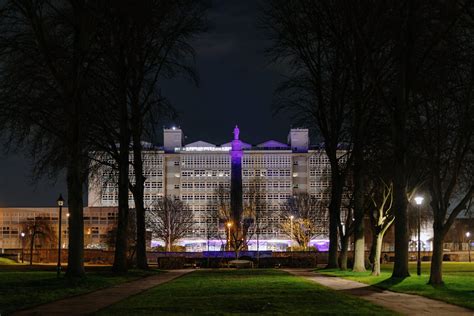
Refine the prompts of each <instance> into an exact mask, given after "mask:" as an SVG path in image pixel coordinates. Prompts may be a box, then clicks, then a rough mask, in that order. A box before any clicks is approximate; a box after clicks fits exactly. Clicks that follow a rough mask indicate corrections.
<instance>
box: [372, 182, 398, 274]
mask: <svg viewBox="0 0 474 316" xmlns="http://www.w3.org/2000/svg"><path fill="white" fill-rule="evenodd" d="M370 200H371V201H370V206H369V207H368V209H369V218H370V222H371V225H372V229H373V241H372V243H373V248H374V251H373V258H372V260H371V261H372V275H380V255H381V253H382V242H383V237H384V235H385V232H386V231H387V229H388V228H389V227H390V226H391V225H392V223H393V221H394V220H395V217H394V215H393V208H392V205H393V184H392V183H388V184H387V183H385V182H384V181H383V180H380V181H377V182H376V183H374V188H373V191H372V194H371V195H370Z"/></svg>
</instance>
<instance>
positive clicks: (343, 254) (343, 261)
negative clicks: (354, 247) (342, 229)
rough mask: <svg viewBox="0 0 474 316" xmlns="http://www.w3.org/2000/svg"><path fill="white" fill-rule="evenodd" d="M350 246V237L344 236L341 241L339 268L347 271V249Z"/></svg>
mask: <svg viewBox="0 0 474 316" xmlns="http://www.w3.org/2000/svg"><path fill="white" fill-rule="evenodd" d="M348 245H349V236H344V237H343V238H342V240H341V252H340V253H339V268H340V269H341V270H343V271H345V270H347V252H348V250H347V247H348Z"/></svg>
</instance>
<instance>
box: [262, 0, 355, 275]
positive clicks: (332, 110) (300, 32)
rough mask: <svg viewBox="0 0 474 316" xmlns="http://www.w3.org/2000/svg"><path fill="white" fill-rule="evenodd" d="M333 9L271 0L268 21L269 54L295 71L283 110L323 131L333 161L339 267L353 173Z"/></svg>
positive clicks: (332, 238) (332, 241)
mask: <svg viewBox="0 0 474 316" xmlns="http://www.w3.org/2000/svg"><path fill="white" fill-rule="evenodd" d="M328 12H332V11H331V10H330V4H329V3H328V2H325V1H311V0H279V1H268V4H267V6H266V7H264V9H263V18H262V19H263V26H264V28H265V30H266V31H267V32H268V33H269V38H270V39H271V40H272V42H273V45H272V47H270V48H269V49H268V51H267V53H268V55H269V56H270V58H271V60H272V61H273V62H282V63H285V64H287V65H288V66H289V68H290V69H289V71H290V72H291V76H289V77H290V79H289V80H288V81H287V82H285V83H283V84H282V85H281V86H280V87H279V89H278V90H277V94H278V95H279V96H281V98H280V101H279V102H278V104H277V109H278V110H289V111H290V113H292V114H293V118H294V120H295V121H297V122H299V123H302V124H305V125H308V126H310V127H311V128H314V129H315V130H318V131H319V132H320V134H321V137H322V140H323V142H324V150H325V151H326V154H327V156H328V158H329V162H330V164H331V200H330V203H329V258H328V267H329V268H336V267H337V266H338V263H337V245H338V223H339V221H340V213H341V200H342V195H343V186H344V183H345V179H346V176H347V172H346V168H345V166H346V164H345V163H343V162H342V161H341V155H339V154H338V150H339V149H340V145H341V144H343V143H345V142H348V140H349V138H348V135H347V131H348V130H347V128H348V126H350V117H349V110H348V104H349V101H350V100H349V99H348V89H349V76H348V75H347V73H346V72H345V70H346V65H345V60H344V59H345V58H344V55H343V50H344V47H343V46H341V45H335V44H334V38H331V37H330V36H328V35H329V34H330V30H329V28H330V27H331V25H332V24H336V23H338V22H339V18H340V16H339V15H338V14H337V13H336V14H327V13H328ZM332 13H335V12H332ZM346 158H347V157H346Z"/></svg>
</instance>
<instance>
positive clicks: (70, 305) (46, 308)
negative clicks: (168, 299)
mask: <svg viewBox="0 0 474 316" xmlns="http://www.w3.org/2000/svg"><path fill="white" fill-rule="evenodd" d="M192 271H194V270H191V269H189V270H188V269H187V270H170V271H168V272H167V273H160V274H158V275H154V276H150V277H145V278H142V279H138V280H135V281H131V282H127V283H122V284H118V285H115V286H112V287H109V288H105V289H102V290H97V291H94V292H91V293H87V294H82V295H77V296H72V297H68V298H64V299H61V300H58V301H54V302H51V303H47V304H44V305H40V306H37V307H33V308H31V309H26V310H22V311H18V312H17V313H15V314H13V315H21V316H25V315H29V316H31V315H68V316H78V315H89V314H92V313H95V312H97V311H98V310H100V309H102V308H105V307H107V306H109V305H112V304H115V303H117V302H119V301H121V300H123V299H126V298H127V297H130V296H132V295H136V294H138V293H140V292H143V291H145V290H148V289H149V288H152V287H154V286H157V285H160V284H163V283H165V282H168V281H171V280H173V279H176V278H178V277H180V276H182V275H184V274H186V273H189V272H192Z"/></svg>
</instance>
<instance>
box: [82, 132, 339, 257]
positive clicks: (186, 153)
mask: <svg viewBox="0 0 474 316" xmlns="http://www.w3.org/2000/svg"><path fill="white" fill-rule="evenodd" d="M236 132H237V141H238V142H239V145H238V147H239V150H240V151H241V152H242V158H241V165H242V166H241V167H242V168H241V170H242V171H241V172H242V187H243V200H244V204H245V201H246V200H247V199H248V198H249V194H250V193H249V192H251V191H252V190H255V189H258V192H259V198H260V199H262V200H263V201H264V205H265V210H264V212H263V213H262V218H261V224H260V229H259V232H260V234H259V239H260V241H259V248H260V249H286V247H287V246H288V244H289V240H288V236H287V234H285V233H284V232H283V231H282V230H281V228H280V227H281V225H280V224H281V221H282V220H284V219H283V218H282V217H281V216H279V215H278V211H279V210H280V208H281V206H282V204H283V203H285V202H286V201H287V200H288V199H289V198H290V197H292V196H294V195H296V194H298V193H303V192H305V193H308V194H310V195H312V196H314V197H315V198H317V199H318V200H327V199H329V189H328V188H329V187H330V177H329V175H330V168H329V162H328V159H327V156H326V154H325V152H324V150H322V149H320V148H318V147H316V146H310V144H309V135H308V130H307V129H292V130H291V131H290V133H289V135H288V142H287V143H281V142H278V141H274V140H269V141H266V142H263V143H261V144H257V145H251V144H248V143H246V142H243V141H241V140H240V139H238V133H239V131H238V129H237V130H236ZM183 139H184V135H183V132H182V130H181V129H179V128H175V127H173V128H171V129H165V130H164V141H163V146H162V147H152V146H149V149H148V150H147V151H146V152H145V154H144V165H145V175H146V182H145V204H147V206H151V205H152V203H153V201H155V200H157V199H160V198H162V197H163V196H170V197H176V198H179V199H181V200H182V201H184V202H186V203H187V204H188V205H189V207H190V208H191V209H192V210H193V213H194V221H195V223H194V225H193V228H192V229H190V230H189V231H188V234H187V237H186V238H185V239H184V240H182V241H181V244H182V245H184V246H186V247H187V248H188V249H192V250H204V249H207V247H209V249H211V250H217V249H220V248H221V247H222V245H223V243H225V232H224V230H225V227H224V223H223V222H222V221H219V220H218V219H216V218H210V217H209V210H210V209H211V208H212V207H214V206H213V203H212V201H213V200H214V199H216V194H218V191H219V190H217V188H224V189H227V190H229V189H230V182H231V152H232V150H233V147H232V146H233V142H228V143H224V144H221V145H215V144H211V143H208V142H205V141H197V142H193V143H190V144H183ZM234 141H235V139H234ZM343 154H344V152H343V151H341V155H343ZM100 175H101V177H99V179H95V181H92V182H91V184H90V186H89V207H104V206H116V205H117V201H118V199H117V198H118V190H117V188H116V186H115V184H114V183H113V181H109V180H110V179H111V178H113V172H112V171H110V170H107V169H104V170H103V171H102V173H101V174H100ZM131 175H132V177H133V171H131ZM129 201H130V205H131V207H133V198H132V196H131V194H130V196H129ZM321 221H322V223H321V225H320V227H327V225H326V223H324V221H326V218H324V217H323V218H321ZM210 230H215V231H216V233H217V234H213V235H212V240H211V241H210V242H209V238H210V236H211V234H210ZM222 239H224V240H222ZM326 240H327V229H322V230H321V231H320V232H319V234H318V236H317V237H315V239H314V240H313V241H312V244H313V245H318V246H319V248H320V249H324V248H325V246H326ZM156 242H160V241H159V240H157V241H156ZM249 247H250V249H253V248H255V247H256V244H255V240H250V241H249Z"/></svg>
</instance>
